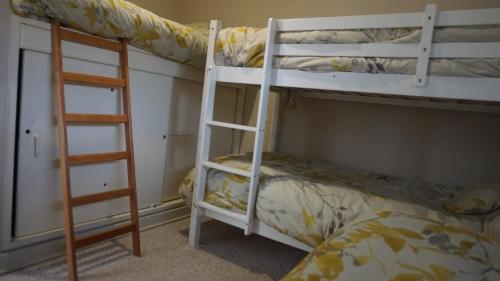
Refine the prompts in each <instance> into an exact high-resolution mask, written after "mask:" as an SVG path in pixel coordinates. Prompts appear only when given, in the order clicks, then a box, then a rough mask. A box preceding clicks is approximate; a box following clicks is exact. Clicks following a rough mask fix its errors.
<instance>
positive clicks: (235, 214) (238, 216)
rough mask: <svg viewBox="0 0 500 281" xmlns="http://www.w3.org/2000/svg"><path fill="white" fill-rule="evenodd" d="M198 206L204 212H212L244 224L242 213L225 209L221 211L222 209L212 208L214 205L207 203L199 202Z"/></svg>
mask: <svg viewBox="0 0 500 281" xmlns="http://www.w3.org/2000/svg"><path fill="white" fill-rule="evenodd" d="M198 204H199V206H200V207H202V208H203V209H205V210H209V211H212V212H214V213H220V214H221V215H223V216H225V217H228V218H231V219H233V220H236V221H239V222H240V223H244V222H245V215H244V214H242V213H239V212H237V211H230V210H227V209H223V208H220V207H217V206H214V205H212V204H210V203H207V202H199V203H198Z"/></svg>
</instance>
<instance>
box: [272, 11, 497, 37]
mask: <svg viewBox="0 0 500 281" xmlns="http://www.w3.org/2000/svg"><path fill="white" fill-rule="evenodd" d="M423 15H424V13H420V12H419V13H403V14H386V15H366V16H347V17H324V18H302V19H281V20H278V31H280V32H281V31H308V30H333V29H336V30H341V29H363V28H365V29H366V28H398V27H419V26H421V25H422V20H421V19H422V17H423ZM494 24H500V8H493V9H476V10H457V11H444V12H440V13H439V16H438V20H437V22H436V26H467V25H494Z"/></svg>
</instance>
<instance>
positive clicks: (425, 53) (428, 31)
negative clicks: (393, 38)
mask: <svg viewBox="0 0 500 281" xmlns="http://www.w3.org/2000/svg"><path fill="white" fill-rule="evenodd" d="M436 17H437V6H436V4H428V5H426V6H425V11H424V18H423V23H422V34H421V35H420V45H419V48H418V54H417V68H416V69H415V77H414V79H413V85H415V86H416V87H424V86H426V85H427V71H428V69H429V59H430V57H431V46H432V37H433V35H434V24H435V23H436Z"/></svg>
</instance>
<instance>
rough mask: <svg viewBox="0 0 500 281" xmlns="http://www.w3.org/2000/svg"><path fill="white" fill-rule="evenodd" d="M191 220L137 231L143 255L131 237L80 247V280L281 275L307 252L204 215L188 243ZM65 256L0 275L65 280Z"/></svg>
mask: <svg viewBox="0 0 500 281" xmlns="http://www.w3.org/2000/svg"><path fill="white" fill-rule="evenodd" d="M188 227H189V220H188V219H183V220H180V221H177V222H173V223H170V224H167V225H163V226H160V227H157V228H153V229H150V230H147V231H144V232H142V233H141V240H142V241H141V242H142V252H143V256H142V257H141V258H136V257H134V256H133V255H132V254H131V251H130V250H129V249H130V244H131V243H130V240H131V239H130V238H129V237H125V238H121V239H119V240H118V241H111V242H104V243H101V244H98V245H96V246H95V247H91V248H88V249H85V250H82V251H80V252H79V253H78V266H79V274H80V280H81V281H91V280H117V281H127V280H134V281H135V280H162V281H165V280H231V281H233V280H279V279H280V278H282V277H283V276H284V275H285V274H286V273H287V272H288V271H290V270H291V269H292V268H293V267H294V265H295V264H297V263H298V262H299V261H300V260H301V259H302V258H303V257H304V256H305V255H306V253H305V252H302V251H300V250H297V249H294V248H292V247H288V246H285V245H283V244H281V243H278V242H274V241H271V240H269V239H266V238H263V237H260V236H257V235H252V236H248V237H247V236H245V235H243V232H242V231H241V230H239V229H236V228H233V227H231V226H229V225H226V224H223V223H220V222H217V221H208V222H205V223H204V224H203V227H202V243H203V245H202V247H201V248H199V249H193V248H191V247H189V246H188V244H187V243H188V238H187V236H188ZM66 276H67V275H66V263H65V260H64V257H59V258H55V259H52V260H48V261H45V262H42V263H39V264H36V265H34V266H31V267H28V268H25V269H23V270H20V271H16V272H13V273H10V274H7V275H3V276H0V280H2V281H21V280H23V281H35V280H36V281H41V280H43V281H46V280H67V278H66Z"/></svg>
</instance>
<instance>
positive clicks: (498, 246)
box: [283, 211, 500, 281]
mask: <svg viewBox="0 0 500 281" xmlns="http://www.w3.org/2000/svg"><path fill="white" fill-rule="evenodd" d="M283 280H284V281H299V280H349V281H364V280H392V281H420V280H429V281H448V280H464V281H465V280H467V281H493V280H500V237H498V236H497V237H493V236H485V235H482V234H479V233H477V232H474V231H472V230H471V229H469V228H467V227H466V226H463V225H454V226H450V225H446V224H443V223H442V222H440V221H436V220H433V219H429V218H424V217H418V216H411V215H408V214H401V213H394V212H390V211H380V212H378V213H372V214H370V215H368V216H365V217H364V218H362V219H359V220H357V221H355V222H353V223H350V224H348V225H346V226H345V227H344V228H343V229H341V230H340V231H338V232H337V233H335V234H333V235H332V236H330V237H329V238H328V239H327V240H326V241H325V242H324V243H322V244H321V245H320V246H318V247H317V248H316V249H315V250H314V251H313V252H311V253H310V254H309V255H308V256H307V257H306V258H305V259H304V260H303V261H302V262H301V263H299V264H298V265H297V266H296V267H295V268H294V269H293V270H292V271H291V272H290V273H289V274H288V275H287V276H286V277H285V278H284V279H283Z"/></svg>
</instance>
